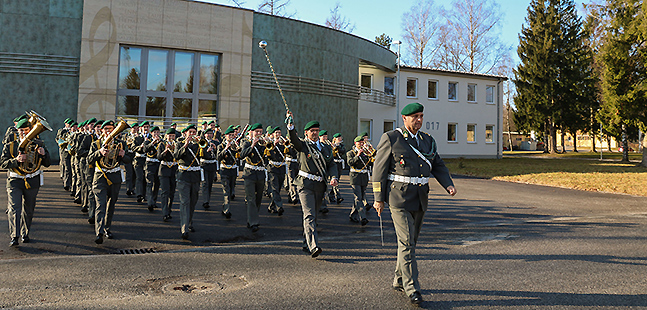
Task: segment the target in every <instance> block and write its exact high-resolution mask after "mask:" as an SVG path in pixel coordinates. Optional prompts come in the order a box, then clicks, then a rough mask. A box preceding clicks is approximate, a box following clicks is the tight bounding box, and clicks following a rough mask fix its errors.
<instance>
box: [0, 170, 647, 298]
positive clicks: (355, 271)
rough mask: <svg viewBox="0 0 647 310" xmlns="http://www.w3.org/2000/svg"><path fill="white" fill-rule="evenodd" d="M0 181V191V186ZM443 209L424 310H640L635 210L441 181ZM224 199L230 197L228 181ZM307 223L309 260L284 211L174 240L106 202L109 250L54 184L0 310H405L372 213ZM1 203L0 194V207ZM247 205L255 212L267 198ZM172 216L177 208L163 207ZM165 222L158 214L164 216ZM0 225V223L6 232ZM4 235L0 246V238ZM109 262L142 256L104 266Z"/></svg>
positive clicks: (586, 198)
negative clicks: (254, 228) (110, 212)
mask: <svg viewBox="0 0 647 310" xmlns="http://www.w3.org/2000/svg"><path fill="white" fill-rule="evenodd" d="M2 182H4V180H3V181H2ZM455 183H456V186H457V189H458V195H457V196H456V197H449V196H448V195H446V194H445V193H444V191H443V190H442V189H441V188H440V187H438V186H435V187H434V189H433V191H432V192H431V193H430V199H431V200H432V201H433V204H434V207H433V209H431V210H430V211H429V212H428V213H427V216H426V221H425V225H424V227H423V233H422V235H421V236H420V239H419V246H418V250H417V257H418V266H419V270H420V280H421V286H422V288H423V292H422V293H423V298H424V299H425V302H424V303H423V304H422V305H421V307H422V308H427V309H500V308H506V309H537V308H546V309H591V308H601V309H611V308H612V309H639V308H647V296H646V295H645V287H647V280H646V279H645V276H644V275H645V274H647V256H646V255H645V252H646V251H645V250H646V247H645V242H644V241H645V240H644V239H645V236H646V235H647V231H646V230H647V208H646V206H647V198H642V197H633V196H627V195H614V194H607V193H591V192H582V191H574V190H568V189H561V188H551V187H542V186H535V185H525V184H515V183H506V182H498V181H489V180H480V179H468V178H456V179H455ZM238 185H239V188H238V189H237V193H238V194H239V195H242V180H239V183H238ZM342 188H343V189H344V191H343V194H344V197H345V199H346V201H344V202H343V203H342V205H340V206H337V205H332V206H330V209H331V212H330V213H329V214H328V215H325V216H322V217H321V218H320V221H319V230H320V237H321V246H322V248H323V250H324V251H323V253H322V255H321V256H319V257H318V258H317V259H312V258H310V257H309V256H308V255H305V254H304V253H303V252H302V251H301V237H300V230H301V226H300V211H299V209H298V208H296V207H293V206H292V205H291V204H286V206H285V207H286V213H285V214H284V215H283V217H278V216H277V215H271V214H267V213H264V214H263V216H262V218H261V229H260V230H259V231H258V232H257V233H255V234H254V233H251V232H250V231H249V230H248V229H247V228H246V227H245V223H246V222H245V217H244V206H243V199H242V197H240V198H238V197H237V199H236V205H235V206H234V211H233V212H234V217H233V218H232V220H226V219H224V217H222V216H220V215H219V214H218V210H219V209H218V208H217V206H219V200H218V199H219V196H220V195H219V194H220V192H219V191H218V190H219V189H220V188H219V186H218V187H216V189H215V190H216V191H217V193H218V194H217V195H216V197H215V198H214V199H213V200H212V209H214V208H215V209H216V210H209V211H204V210H202V208H199V207H198V208H197V209H198V210H197V211H196V215H195V221H196V224H195V226H196V229H197V230H198V231H197V232H196V233H195V234H192V235H191V237H190V240H189V241H184V240H182V239H180V232H179V224H178V217H179V216H174V219H173V221H172V222H170V223H164V222H162V220H161V214H160V211H159V210H155V212H153V213H149V212H148V210H147V209H146V207H145V205H138V204H136V203H135V202H134V199H132V198H128V197H126V196H125V194H123V193H124V191H123V190H122V196H121V197H120V198H119V201H118V207H117V212H116V215H115V222H114V224H113V232H114V234H115V237H116V239H114V240H106V241H105V242H104V244H103V245H100V246H97V245H95V244H94V243H93V239H94V238H93V231H92V227H91V226H90V225H89V224H87V221H86V220H85V218H83V217H82V216H81V215H82V214H81V212H80V211H79V207H78V206H77V205H75V204H73V203H72V202H71V198H70V197H69V196H67V195H66V193H65V192H64V191H63V190H62V188H61V185H60V180H59V179H58V177H57V174H56V173H54V172H52V173H47V175H46V185H45V187H44V188H42V190H41V192H40V193H39V196H38V197H39V199H38V207H37V210H36V215H35V218H34V224H33V226H32V233H31V237H32V239H33V242H32V243H29V244H21V245H20V247H18V248H9V247H8V242H9V237H8V234H7V232H6V230H5V231H3V232H2V233H0V240H6V243H4V244H0V251H1V252H0V307H4V308H41V309H53V308H59V309H87V308H101V309H102V308H111V309H114V308H120V309H177V308H186V309H214V308H223V309H229V308H231V309H241V308H243V309H247V308H260V309H371V308H372V309H407V308H411V307H412V306H411V305H410V304H409V302H408V299H407V298H406V297H405V296H404V294H403V293H400V292H395V291H393V290H392V289H391V288H390V285H391V280H392V276H393V268H394V265H395V249H396V244H395V235H394V230H393V226H392V223H391V221H390V216H389V213H388V212H386V213H385V215H384V223H383V224H384V241H385V244H384V246H382V245H381V239H380V228H379V221H378V219H377V216H376V215H375V212H372V213H370V216H369V220H370V223H369V224H368V225H367V226H366V227H363V228H362V227H360V226H359V224H355V223H351V222H349V221H348V217H347V216H348V212H349V208H350V200H351V194H350V190H349V186H348V179H347V177H344V178H342ZM1 199H6V193H2V194H0V200H1ZM263 206H265V207H266V206H267V200H265V201H264V204H263ZM176 210H177V204H176ZM176 214H177V211H174V215H176ZM0 225H5V226H4V227H7V226H6V225H7V224H6V218H2V219H1V223H0ZM3 237H4V239H2V238H3ZM125 249H153V250H154V251H156V253H149V254H127V255H118V254H113V253H118V252H119V251H120V250H125Z"/></svg>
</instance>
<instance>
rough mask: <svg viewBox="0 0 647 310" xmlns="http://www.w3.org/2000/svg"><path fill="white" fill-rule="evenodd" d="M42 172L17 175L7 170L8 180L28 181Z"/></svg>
mask: <svg viewBox="0 0 647 310" xmlns="http://www.w3.org/2000/svg"><path fill="white" fill-rule="evenodd" d="M42 172H43V171H42V170H38V171H36V172H34V173H30V174H25V175H20V174H17V173H15V172H13V171H11V170H9V177H10V178H18V179H29V178H33V177H35V176H37V175H39V174H41V173H42Z"/></svg>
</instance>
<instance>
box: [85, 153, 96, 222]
mask: <svg viewBox="0 0 647 310" xmlns="http://www.w3.org/2000/svg"><path fill="white" fill-rule="evenodd" d="M83 162H85V160H84V161H83ZM87 168H88V165H87V163H85V164H84V168H83V171H85V174H84V176H83V181H84V182H85V191H84V193H85V198H84V199H83V207H85V208H88V218H94V213H95V211H96V208H97V201H96V199H95V198H94V192H93V191H92V183H93V182H94V173H93V171H92V170H88V169H87Z"/></svg>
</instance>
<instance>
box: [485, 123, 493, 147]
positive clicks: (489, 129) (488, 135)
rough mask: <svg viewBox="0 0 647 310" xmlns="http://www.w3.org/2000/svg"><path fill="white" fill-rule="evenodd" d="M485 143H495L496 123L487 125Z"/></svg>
mask: <svg viewBox="0 0 647 310" xmlns="http://www.w3.org/2000/svg"><path fill="white" fill-rule="evenodd" d="M485 143H494V125H485Z"/></svg>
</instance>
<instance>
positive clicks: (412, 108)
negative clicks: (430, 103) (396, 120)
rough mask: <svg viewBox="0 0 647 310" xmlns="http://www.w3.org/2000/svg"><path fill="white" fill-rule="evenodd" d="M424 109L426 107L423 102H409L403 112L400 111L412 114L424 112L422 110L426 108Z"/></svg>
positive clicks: (404, 113)
mask: <svg viewBox="0 0 647 310" xmlns="http://www.w3.org/2000/svg"><path fill="white" fill-rule="evenodd" d="M424 109H425V107H423V106H422V104H420V103H417V102H414V103H409V104H407V106H406V107H404V109H402V112H400V114H402V115H411V114H414V113H419V112H422V110H424Z"/></svg>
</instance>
